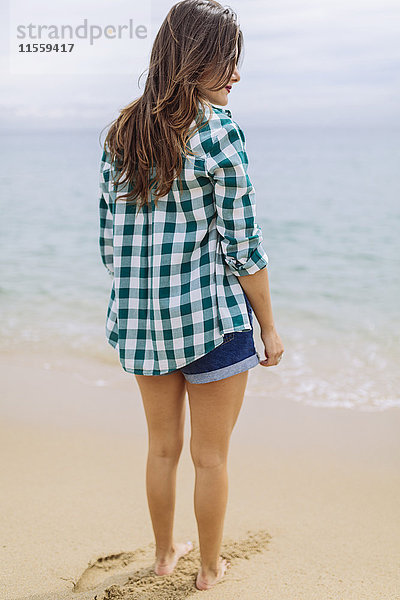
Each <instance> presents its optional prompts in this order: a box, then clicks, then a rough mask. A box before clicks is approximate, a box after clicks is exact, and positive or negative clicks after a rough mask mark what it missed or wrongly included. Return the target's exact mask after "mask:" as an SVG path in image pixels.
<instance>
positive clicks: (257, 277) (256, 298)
mask: <svg viewBox="0 0 400 600" xmlns="http://www.w3.org/2000/svg"><path fill="white" fill-rule="evenodd" d="M239 283H240V285H241V286H242V288H243V290H244V292H245V294H246V296H247V297H248V299H249V302H250V304H251V308H252V309H253V311H254V314H255V315H256V318H257V321H258V322H259V324H260V328H261V331H268V330H271V329H274V327H275V324H274V318H273V315H272V303H271V295H270V291H269V281H268V268H267V267H265V268H264V269H261V271H257V273H254V274H253V275H246V277H239Z"/></svg>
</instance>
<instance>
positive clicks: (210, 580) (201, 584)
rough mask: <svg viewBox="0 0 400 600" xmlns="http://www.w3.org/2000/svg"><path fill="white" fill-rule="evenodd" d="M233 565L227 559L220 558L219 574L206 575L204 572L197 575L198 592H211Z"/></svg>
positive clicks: (201, 571)
mask: <svg viewBox="0 0 400 600" xmlns="http://www.w3.org/2000/svg"><path fill="white" fill-rule="evenodd" d="M230 564H231V563H230V562H228V561H227V560H226V559H225V558H221V556H220V557H219V566H218V574H217V575H204V574H203V570H202V569H200V571H199V572H198V573H197V579H196V584H195V585H196V588H197V589H198V590H209V589H210V588H212V587H214V585H216V584H217V583H218V582H219V581H221V579H222V578H223V576H224V575H225V571H226V569H227V568H228V567H229V565H230Z"/></svg>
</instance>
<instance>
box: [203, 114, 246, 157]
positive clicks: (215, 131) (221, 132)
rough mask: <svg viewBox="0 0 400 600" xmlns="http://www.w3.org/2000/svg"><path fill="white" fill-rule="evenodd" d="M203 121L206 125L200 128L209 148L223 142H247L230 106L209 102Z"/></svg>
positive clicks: (204, 141) (204, 142)
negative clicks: (224, 106) (220, 105)
mask: <svg viewBox="0 0 400 600" xmlns="http://www.w3.org/2000/svg"><path fill="white" fill-rule="evenodd" d="M207 121H208V122H207ZM203 123H204V124H205V125H204V126H203V127H201V129H200V136H201V138H202V142H203V146H204V144H205V145H206V146H207V149H208V150H209V149H211V147H213V146H215V145H218V144H221V142H224V143H225V145H226V144H229V143H230V142H232V143H234V142H235V141H236V140H238V141H241V142H242V143H243V144H245V135H244V132H243V129H242V128H241V126H240V125H239V123H238V122H237V121H236V120H235V119H234V118H233V117H232V112H231V111H230V110H229V109H228V108H222V107H219V106H215V105H214V104H209V105H208V104H207V105H206V110H205V115H204V119H203Z"/></svg>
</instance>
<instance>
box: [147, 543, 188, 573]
mask: <svg viewBox="0 0 400 600" xmlns="http://www.w3.org/2000/svg"><path fill="white" fill-rule="evenodd" d="M174 549H175V553H174V554H173V555H172V556H171V557H170V558H167V559H165V560H156V562H155V565H154V571H155V573H156V575H171V573H172V572H173V570H174V569H175V567H176V563H177V562H178V560H179V559H180V557H181V556H185V554H187V553H188V552H190V551H191V550H193V544H192V542H186V544H184V543H183V542H177V543H176V544H174Z"/></svg>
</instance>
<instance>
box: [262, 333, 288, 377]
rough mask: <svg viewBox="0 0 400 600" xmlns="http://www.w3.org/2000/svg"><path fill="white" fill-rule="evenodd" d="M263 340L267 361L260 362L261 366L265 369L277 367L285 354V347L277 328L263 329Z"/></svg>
mask: <svg viewBox="0 0 400 600" xmlns="http://www.w3.org/2000/svg"><path fill="white" fill-rule="evenodd" d="M261 339H262V341H263V344H264V349H265V360H260V362H259V364H260V365H262V366H263V367H272V366H274V365H277V364H278V363H279V361H280V359H281V356H282V354H283V352H284V347H283V344H282V340H281V338H280V337H279V335H278V332H277V331H276V329H275V327H269V328H268V329H261Z"/></svg>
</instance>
